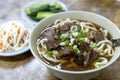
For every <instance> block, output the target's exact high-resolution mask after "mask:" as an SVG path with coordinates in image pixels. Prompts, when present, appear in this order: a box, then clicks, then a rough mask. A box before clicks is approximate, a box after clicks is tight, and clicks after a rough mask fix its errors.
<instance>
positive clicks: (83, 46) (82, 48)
mask: <svg viewBox="0 0 120 80" xmlns="http://www.w3.org/2000/svg"><path fill="white" fill-rule="evenodd" d="M79 49H80V51H82V52H88V50H89V45H88V44H87V43H85V42H82V43H80V47H79Z"/></svg>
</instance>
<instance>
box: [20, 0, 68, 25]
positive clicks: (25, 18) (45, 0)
mask: <svg viewBox="0 0 120 80" xmlns="http://www.w3.org/2000/svg"><path fill="white" fill-rule="evenodd" d="M38 2H57V3H59V4H60V5H61V6H62V8H63V9H64V10H68V9H67V7H66V5H65V4H64V3H62V2H61V1H59V0H34V1H32V2H30V3H28V4H27V5H26V6H25V7H24V8H23V9H22V12H21V16H22V18H23V19H24V20H25V21H27V22H28V23H29V24H32V25H35V24H36V23H38V22H37V21H34V20H32V19H31V18H30V17H29V16H28V15H27V14H26V12H25V10H26V8H27V7H30V6H32V5H34V4H36V3H38Z"/></svg>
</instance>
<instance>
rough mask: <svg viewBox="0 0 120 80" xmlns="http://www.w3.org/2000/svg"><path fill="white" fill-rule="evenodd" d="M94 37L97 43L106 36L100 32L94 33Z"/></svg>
mask: <svg viewBox="0 0 120 80" xmlns="http://www.w3.org/2000/svg"><path fill="white" fill-rule="evenodd" d="M94 37H95V42H99V41H102V40H104V34H103V32H102V31H100V30H98V31H96V32H94Z"/></svg>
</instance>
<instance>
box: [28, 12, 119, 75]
mask: <svg viewBox="0 0 120 80" xmlns="http://www.w3.org/2000/svg"><path fill="white" fill-rule="evenodd" d="M69 13H82V14H89V15H95V16H98V17H100V18H101V19H102V20H106V21H107V22H109V23H111V24H112V25H114V28H116V29H117V30H118V32H119V33H120V30H119V28H118V27H117V26H116V25H115V24H114V23H113V22H112V21H110V20H109V19H107V18H106V17H103V16H101V15H99V14H96V13H93V12H88V11H66V12H61V13H57V14H54V15H52V16H49V17H47V18H45V19H43V20H41V21H40V22H38V24H37V25H36V27H35V28H34V29H33V30H32V32H33V31H34V30H35V29H36V28H37V26H38V25H39V24H41V23H43V22H44V21H45V20H47V19H50V18H51V17H54V16H58V15H61V14H69ZM32 32H31V33H32ZM31 37H32V34H30V39H29V43H30V44H29V46H30V50H31V52H32V54H33V55H34V57H35V58H36V59H37V60H39V61H40V62H41V63H42V64H44V65H45V66H46V67H48V68H50V69H52V70H55V71H58V72H62V73H68V74H86V73H92V72H97V71H100V70H103V69H104V68H106V67H108V66H110V65H111V64H113V63H114V62H115V61H116V60H117V59H118V58H119V56H120V54H117V56H116V57H115V58H114V59H113V60H112V61H111V62H109V63H107V64H106V65H104V66H102V67H100V68H97V69H91V70H85V71H68V70H62V69H58V68H56V67H53V66H50V65H48V64H46V63H45V62H44V61H42V60H41V59H40V58H39V57H38V56H37V55H36V53H35V52H34V51H33V50H32V45H31V43H32V42H31V41H32V38H31ZM119 48H120V46H119Z"/></svg>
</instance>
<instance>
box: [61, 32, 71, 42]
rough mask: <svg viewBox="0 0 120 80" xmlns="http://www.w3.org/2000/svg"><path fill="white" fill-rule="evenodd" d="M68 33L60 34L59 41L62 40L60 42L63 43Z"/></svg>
mask: <svg viewBox="0 0 120 80" xmlns="http://www.w3.org/2000/svg"><path fill="white" fill-rule="evenodd" d="M68 35H69V34H68V33H65V34H61V35H60V39H61V40H62V41H64V40H65V39H66V38H67V37H68Z"/></svg>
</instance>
